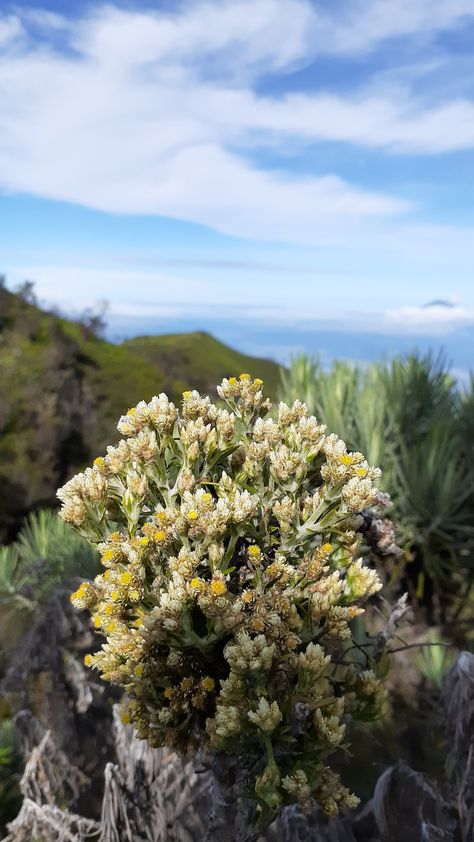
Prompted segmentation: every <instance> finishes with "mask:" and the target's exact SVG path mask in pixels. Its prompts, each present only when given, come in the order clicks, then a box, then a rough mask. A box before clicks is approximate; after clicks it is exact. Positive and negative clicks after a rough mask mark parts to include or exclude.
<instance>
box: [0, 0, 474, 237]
mask: <svg viewBox="0 0 474 842" xmlns="http://www.w3.org/2000/svg"><path fill="white" fill-rule="evenodd" d="M337 5H338V9H337V11H332V12H327V11H324V10H325V9H327V8H328V6H329V4H327V3H323V2H315V3H310V2H309V0H232V2H230V0H219V2H217V0H215V2H201V3H185V4H183V5H182V6H181V7H179V8H178V10H177V11H175V12H174V13H170V12H163V11H161V12H160V11H156V12H153V11H150V10H147V11H133V10H124V9H119V8H117V7H114V6H113V5H104V6H97V7H92V8H91V9H89V11H87V12H85V13H84V15H83V16H82V17H80V18H79V19H77V18H76V19H70V18H66V17H61V16H58V15H53V14H51V13H48V12H45V13H41V12H38V11H35V12H33V11H29V12H28V10H23V11H21V12H16V13H13V12H12V13H11V14H9V15H5V16H4V17H3V18H2V17H0V50H1V58H0V188H3V189H4V190H7V191H13V192H24V193H31V194H34V195H36V196H43V197H48V198H53V199H59V200H64V201H69V202H74V203H80V204H83V205H85V206H89V207H92V208H96V209H99V210H104V211H107V212H113V213H132V214H157V215H163V216H169V217H175V218H178V219H187V220H191V221H195V222H199V223H203V224H206V225H209V226H212V227H213V228H215V229H216V230H219V231H221V232H224V233H226V234H231V235H237V236H241V237H247V238H255V239H269V240H272V239H273V240H283V241H285V240H286V241H289V242H295V243H308V244H316V245H317V244H323V243H331V242H334V240H335V239H336V240H337V239H340V238H341V232H342V233H343V236H344V237H346V238H348V239H352V241H354V242H355V241H357V239H358V238H362V239H364V238H366V239H367V238H368V237H369V236H374V235H376V236H377V237H381V238H383V237H384V236H387V232H388V231H390V230H391V229H390V228H388V227H387V226H389V224H391V223H390V221H391V220H394V223H393V224H395V223H397V220H400V221H402V220H404V219H405V218H406V219H407V220H409V219H410V215H412V214H414V213H419V212H420V210H421V209H420V207H419V203H418V202H416V201H414V200H413V198H412V197H411V196H410V197H404V196H403V195H400V194H399V193H398V192H396V193H395V194H394V193H392V191H391V190H383V189H374V188H369V187H368V186H364V185H361V184H354V183H351V182H350V181H349V180H348V179H347V178H343V177H342V176H341V175H340V174H338V172H337V171H336V172H335V171H334V170H333V169H329V170H328V171H325V172H323V173H321V172H320V171H318V169H317V168H315V170H314V171H311V168H309V169H308V168H305V169H303V170H302V171H301V170H298V169H297V168H295V167H294V166H292V161H291V155H290V156H287V157H288V163H287V165H284V164H283V163H281V161H282V159H284V157H285V153H288V151H289V150H291V148H292V147H294V148H301V147H305V146H306V147H312V146H313V145H315V144H318V143H320V142H323V141H324V142H327V141H331V142H337V143H341V144H351V145H352V146H356V147H359V148H361V149H366V150H380V151H381V152H383V153H384V154H388V155H392V156H393V155H404V154H408V153H410V154H418V155H430V156H433V155H437V154H440V153H445V152H448V151H456V150H466V149H472V148H473V147H474V103H473V102H472V101H470V100H469V99H467V98H466V97H465V96H459V97H458V98H456V99H454V100H451V101H449V102H445V101H439V102H438V101H431V100H430V101H428V102H427V101H426V97H418V95H417V94H416V93H415V92H414V91H413V90H410V89H407V88H406V84H405V86H403V87H400V85H389V86H386V87H384V86H382V85H381V84H380V83H379V82H378V81H377V78H376V77H373V78H370V79H368V80H365V81H364V83H363V84H362V85H360V86H359V87H351V86H350V87H349V88H348V89H347V90H344V91H342V92H339V91H338V92H334V91H327V90H324V89H323V88H321V87H319V86H318V85H317V84H316V85H315V86H313V87H312V88H311V89H309V90H307V91H304V92H303V93H302V92H299V93H295V92H292V91H291V90H290V91H289V92H284V91H281V90H278V89H273V88H272V90H271V91H269V90H266V92H265V93H264V92H263V91H264V90H265V84H266V83H267V82H268V80H275V79H277V80H280V82H282V81H286V82H288V80H291V76H292V74H295V73H297V72H298V71H300V70H301V69H302V68H305V67H308V66H310V65H311V64H312V63H314V62H315V61H316V62H317V60H318V59H320V58H321V57H322V56H333V57H338V56H346V57H347V56H353V57H355V58H357V60H360V58H361V57H362V56H367V55H369V54H371V53H373V52H374V51H375V50H377V49H379V48H380V47H383V45H384V43H385V42H386V40H387V39H393V38H394V37H405V38H406V37H409V38H411V39H415V40H416V39H422V40H423V42H424V43H426V41H427V40H429V39H431V38H435V37H436V35H437V33H439V32H440V31H449V30H453V29H456V27H459V26H460V25H461V24H463V23H464V22H466V21H467V22H469V21H471V22H472V20H474V0H450V2H449V3H446V2H444V0H406V1H405V0H365V2H364V3H362V2H355V0H353V1H352V2H351V0H349V2H346V3H345V4H343V5H342V4H337ZM329 8H331V6H329ZM270 87H271V86H270ZM266 151H267V152H269V153H272V154H276V155H277V156H278V161H279V164H278V166H275V165H274V164H270V162H269V161H267V159H266V158H265V154H264V153H265V152H266Z"/></svg>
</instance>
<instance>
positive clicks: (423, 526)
mask: <svg viewBox="0 0 474 842" xmlns="http://www.w3.org/2000/svg"><path fill="white" fill-rule="evenodd" d="M473 382H474V381H472V379H471V383H470V387H468V388H466V389H459V388H457V387H456V383H455V380H454V378H453V377H452V376H451V374H450V373H449V369H448V367H447V365H446V363H445V360H444V358H443V357H442V356H438V357H433V356H432V355H431V354H427V355H425V356H423V357H420V356H418V355H417V354H411V355H409V356H407V357H397V358H395V359H394V360H392V361H391V362H389V363H387V364H378V363H377V364H372V365H370V366H368V367H367V368H365V369H361V368H357V367H354V366H351V365H350V364H349V363H341V362H338V363H334V365H333V366H332V368H331V369H330V370H329V371H327V372H326V371H323V369H322V368H321V366H320V364H319V362H318V360H317V359H312V360H311V359H308V358H305V357H299V358H297V359H295V360H294V361H293V363H292V365H291V366H290V369H289V371H287V372H284V373H283V374H282V383H281V389H280V395H281V397H282V398H283V399H286V400H287V399H288V398H291V397H292V396H293V395H294V393H295V391H296V390H297V389H299V390H300V391H301V393H302V394H303V395H304V396H305V400H306V401H307V403H308V406H309V407H310V409H311V411H314V412H315V413H316V414H317V415H318V417H320V418H321V420H322V421H324V422H325V423H327V424H328V425H330V427H331V429H334V430H335V432H337V433H338V435H341V436H343V438H344V439H345V440H346V441H347V443H348V446H350V447H353V448H354V449H361V450H363V451H364V453H365V454H366V455H367V458H368V459H369V460H371V461H373V462H375V463H376V464H378V465H380V466H381V468H382V470H383V487H384V489H386V490H387V491H388V492H389V494H390V496H391V498H392V501H393V517H394V519H395V520H396V522H397V524H398V526H399V530H398V541H399V543H400V544H401V546H402V547H403V549H404V554H405V562H410V564H409V566H408V567H407V572H408V575H409V576H410V577H411V578H412V579H413V595H414V594H415V593H416V594H417V595H418V596H419V597H420V598H421V599H423V600H424V602H425V604H426V605H427V607H428V615H429V619H430V620H433V621H434V619H435V617H434V610H435V607H436V606H437V609H438V617H437V619H438V620H441V622H446V621H447V620H448V619H449V615H450V614H451V615H452V614H453V612H452V609H453V607H454V603H457V601H458V594H459V593H461V594H463V598H464V595H465V593H467V592H468V590H469V588H470V587H471V586H472V578H473V571H474V527H473V525H472V524H473V514H474V462H473V459H472V456H473V452H474V436H473V432H474V412H473V409H474V388H473ZM435 603H436V605H435ZM458 609H459V606H457V607H456V609H455V610H458Z"/></svg>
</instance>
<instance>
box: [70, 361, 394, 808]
mask: <svg viewBox="0 0 474 842" xmlns="http://www.w3.org/2000/svg"><path fill="white" fill-rule="evenodd" d="M262 387H263V382H262V380H260V379H259V378H255V379H253V378H252V377H251V376H250V374H248V373H247V372H243V373H242V374H240V375H239V376H238V377H235V376H234V377H229V378H226V379H224V380H223V382H222V383H221V385H220V386H219V387H218V389H217V391H218V394H219V397H220V398H221V400H222V401H224V402H225V403H226V404H227V408H222V406H216V405H215V404H214V403H213V402H212V401H211V399H210V398H208V397H203V396H201V395H200V394H199V393H198V392H197V391H195V390H187V391H185V392H183V397H182V402H181V409H179V410H178V409H177V408H176V407H175V406H174V404H173V403H171V402H170V401H169V400H168V398H167V397H166V395H164V394H161V395H159V396H157V397H154V398H152V400H151V401H150V402H149V403H146V402H145V401H140V403H138V404H137V405H136V406H135V407H131V408H130V409H129V410H128V412H127V413H126V414H125V415H124V416H122V418H121V419H120V421H119V425H118V427H119V430H120V432H121V433H122V435H123V436H124V437H125V438H124V439H123V440H122V441H121V442H119V444H118V445H116V446H115V447H109V448H107V454H106V456H99V457H98V458H97V459H96V460H95V461H94V464H93V467H92V468H87V469H86V470H85V471H84V473H83V474H79V475H78V476H76V477H74V478H73V479H72V480H70V481H69V482H68V483H67V484H66V485H65V486H64V488H62V489H61V490H60V491H59V492H58V496H59V498H60V500H61V501H62V509H61V516H62V517H63V518H64V520H66V521H67V522H70V523H72V524H73V525H74V526H75V527H76V528H77V529H79V530H80V531H81V533H82V534H86V535H87V536H88V537H89V540H90V541H91V542H92V543H93V544H95V545H97V546H98V549H99V551H100V554H101V560H102V565H103V568H104V570H103V572H102V573H101V574H100V575H99V576H97V577H96V580H95V582H93V583H92V582H83V583H82V584H81V585H80V586H79V588H78V589H77V590H76V592H75V593H74V594H73V595H72V596H71V599H72V601H73V603H74V605H75V606H77V607H78V608H80V609H83V608H88V609H89V610H90V611H91V612H92V622H93V626H94V627H95V628H96V629H97V630H100V633H101V635H103V636H104V637H105V642H104V643H103V644H102V647H101V649H100V650H99V651H98V652H97V653H96V654H94V655H86V658H85V660H84V663H85V665H86V666H88V667H89V666H93V667H94V668H95V669H97V670H98V671H99V672H100V673H101V675H102V677H103V678H104V679H105V680H108V681H112V682H114V683H116V684H119V685H122V686H123V687H124V689H125V691H126V694H127V697H128V698H127V701H126V702H125V705H124V707H123V709H122V710H123V719H124V721H127V722H131V723H132V725H134V726H135V727H136V729H137V731H138V733H139V735H140V737H142V738H148V739H149V740H150V742H151V744H152V745H153V746H160V745H168V746H170V747H172V748H174V749H176V750H178V751H182V752H183V753H186V754H189V753H192V752H197V751H201V750H202V749H205V750H207V751H214V750H215V751H224V752H226V753H230V754H232V755H234V756H235V757H236V758H237V759H238V761H239V763H241V764H242V765H243V766H244V767H246V768H247V769H249V770H251V772H249V774H253V776H254V778H253V785H254V788H255V792H256V794H257V796H258V798H259V799H260V802H261V803H265V804H266V805H267V807H268V809H269V811H270V813H271V814H272V815H273V814H274V813H275V812H277V811H278V810H279V809H280V807H281V806H282V805H283V804H287V803H290V802H297V803H299V804H300V805H301V806H302V807H304V808H305V809H306V808H307V807H309V806H311V804H312V803H314V801H316V802H317V803H319V804H320V805H321V806H322V808H323V809H324V810H325V811H326V812H327V813H329V814H333V813H334V812H336V811H337V810H338V809H339V807H342V806H354V804H355V797H354V796H352V795H351V793H350V792H349V791H348V790H347V789H346V788H345V787H344V786H343V784H342V783H341V781H340V780H339V777H338V775H337V773H336V772H334V771H333V770H332V769H331V768H330V767H329V766H326V765H325V764H326V762H327V758H328V756H329V755H330V753H331V752H335V751H337V750H338V749H339V747H340V746H341V743H342V740H343V739H344V741H346V740H347V739H348V737H347V731H348V716H349V713H350V715H355V714H356V713H357V712H359V713H360V714H361V715H365V714H367V712H370V715H371V716H372V715H373V714H374V711H376V709H377V706H378V705H379V703H380V701H381V699H382V695H383V694H382V692H381V687H380V683H379V682H378V680H377V678H376V677H375V675H374V674H373V673H372V672H371V671H370V670H362V667H360V666H358V662H357V661H356V662H354V664H353V665H352V666H346V664H347V663H348V662H347V659H345V658H344V657H343V656H344V654H345V653H346V651H347V652H350V651H351V649H353V648H354V647H351V646H350V644H351V640H350V638H351V634H352V630H351V621H352V620H353V619H354V618H355V617H357V616H359V615H360V614H362V613H363V607H362V605H363V601H364V600H366V599H367V598H368V597H370V596H371V595H372V594H374V593H375V592H376V591H377V590H378V589H379V587H380V581H379V579H378V576H377V572H376V570H374V569H372V567H370V566H368V565H367V564H366V563H365V561H364V560H363V559H362V558H359V556H360V552H361V550H360V536H359V535H358V532H357V530H358V528H359V523H360V518H359V512H360V511H361V510H362V509H364V508H365V507H366V506H369V505H370V504H371V503H372V501H373V500H374V499H375V496H376V493H377V490H376V488H375V487H374V484H373V483H374V481H375V480H376V479H377V477H378V475H379V472H378V470H377V469H376V468H373V467H370V466H369V465H368V463H367V462H366V461H365V459H364V457H363V455H362V454H361V453H348V451H347V448H346V446H345V444H344V442H342V441H341V440H340V439H338V438H337V436H334V435H333V434H329V435H327V434H326V432H325V427H324V426H323V425H321V424H319V423H318V421H317V419H316V418H314V417H313V416H311V415H310V414H309V411H308V408H307V406H306V404H304V403H301V402H299V401H295V403H294V404H292V405H291V406H288V405H287V404H285V403H280V405H279V407H278V411H277V413H276V414H275V417H270V415H269V411H270V409H271V407H270V404H269V402H268V400H266V399H265V397H264V394H263V388H262ZM289 734H291V735H293V737H292V740H293V742H291V743H290V742H288V735H289ZM262 745H266V746H267V748H268V747H269V753H268V756H267V758H266V759H265V760H264V759H262V753H261V746H262ZM259 747H260V748H259Z"/></svg>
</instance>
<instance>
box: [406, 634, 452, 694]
mask: <svg viewBox="0 0 474 842" xmlns="http://www.w3.org/2000/svg"><path fill="white" fill-rule="evenodd" d="M427 643H429V644H431V645H429V646H421V647H420V651H419V653H418V655H417V658H416V665H417V667H418V669H419V670H420V672H421V674H422V675H423V676H424V677H425V679H426V680H427V682H428V684H429V685H430V686H431V687H433V688H435V689H436V690H438V691H439V690H441V687H442V685H443V681H444V679H445V676H446V673H447V672H448V670H449V669H450V668H451V667H452V665H453V663H454V661H455V660H456V655H455V651H454V650H453V649H452V648H451V647H450V646H447V645H446V643H445V641H443V640H442V639H441V637H440V635H439V633H437V632H436V631H434V630H433V632H432V633H431V634H430V635H429V636H428V640H427Z"/></svg>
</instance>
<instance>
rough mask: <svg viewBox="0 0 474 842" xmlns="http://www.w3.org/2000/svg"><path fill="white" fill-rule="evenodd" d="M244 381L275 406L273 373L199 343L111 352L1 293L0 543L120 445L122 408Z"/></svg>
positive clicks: (147, 342) (82, 330)
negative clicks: (235, 377) (245, 377)
mask: <svg viewBox="0 0 474 842" xmlns="http://www.w3.org/2000/svg"><path fill="white" fill-rule="evenodd" d="M241 371H248V372H249V373H250V374H254V375H255V376H257V375H258V376H260V377H262V379H264V380H265V381H266V385H267V389H268V394H269V395H270V396H272V395H273V396H274V395H275V392H276V384H277V380H278V372H279V368H278V366H277V365H276V364H275V363H272V362H268V361H266V360H261V361H260V360H256V359H253V358H251V357H246V356H244V355H243V354H239V353H238V352H237V351H234V350H232V349H231V348H227V347H226V346H225V345H223V344H222V343H220V342H218V341H217V340H215V339H213V338H212V337H211V336H208V335H207V334H204V333H193V334H183V335H181V336H179V335H176V336H161V337H142V338H140V339H136V340H131V341H128V342H124V343H123V344H122V345H114V344H112V343H110V342H106V341H105V340H103V339H100V338H98V337H97V336H95V335H94V334H93V333H92V332H91V330H90V329H88V327H87V325H85V324H81V323H80V322H72V321H69V320H67V319H64V318H63V317H61V316H59V315H55V314H52V313H47V312H44V311H43V310H41V309H40V308H38V307H37V306H35V304H34V303H33V302H31V301H28V300H25V299H24V298H22V297H21V296H18V295H13V294H12V293H9V292H8V291H7V290H6V289H4V288H2V287H0V482H1V486H2V494H1V495H0V539H1V538H2V537H4V536H5V535H7V534H8V533H10V534H12V533H13V532H14V531H15V529H16V527H17V526H18V524H19V522H20V521H21V519H22V517H24V515H25V514H27V513H28V512H29V511H30V510H31V509H33V508H35V507H37V506H38V505H51V504H53V503H54V502H55V492H56V489H57V488H58V486H59V485H61V484H62V483H63V482H64V481H65V480H66V479H67V478H68V476H70V475H72V473H74V472H75V471H77V470H78V469H80V468H81V467H82V466H83V465H84V464H85V463H87V462H88V461H89V460H90V459H91V458H92V457H93V456H95V455H97V454H98V453H101V452H102V451H103V450H104V448H105V446H106V445H107V444H110V443H113V442H114V440H116V439H117V438H118V437H119V436H118V433H117V432H116V423H117V420H118V418H119V416H120V415H121V414H122V413H124V412H126V410H127V409H128V407H129V406H131V405H133V404H135V403H137V402H138V401H139V400H141V399H145V400H150V398H151V397H152V396H153V395H155V394H158V393H159V392H162V391H164V392H166V393H167V394H168V395H170V397H172V399H174V400H175V401H176V400H179V398H180V395H181V392H182V391H183V390H184V389H187V388H198V389H200V390H201V391H203V392H207V391H209V390H210V389H211V388H212V387H213V386H215V384H216V382H218V381H219V380H220V379H222V377H224V376H226V375H232V374H239V373H240V372H241Z"/></svg>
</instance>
